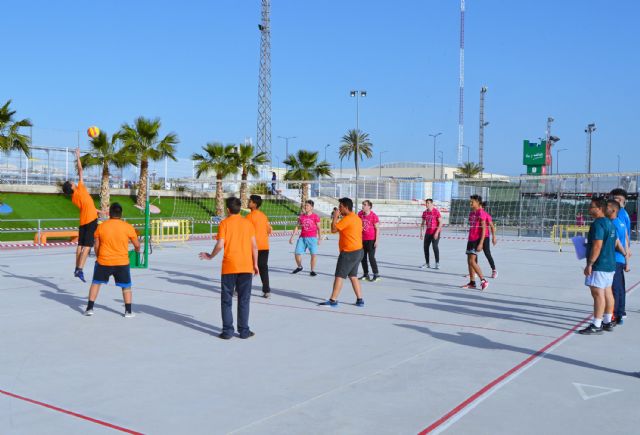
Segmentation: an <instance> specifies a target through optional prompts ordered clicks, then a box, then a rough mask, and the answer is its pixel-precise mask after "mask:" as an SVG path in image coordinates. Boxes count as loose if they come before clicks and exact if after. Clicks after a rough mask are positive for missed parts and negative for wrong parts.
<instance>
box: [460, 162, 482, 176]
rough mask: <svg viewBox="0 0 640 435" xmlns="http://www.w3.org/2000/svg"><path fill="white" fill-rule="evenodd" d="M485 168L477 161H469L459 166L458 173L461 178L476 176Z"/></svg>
mask: <svg viewBox="0 0 640 435" xmlns="http://www.w3.org/2000/svg"><path fill="white" fill-rule="evenodd" d="M483 169H484V168H483V167H482V166H480V165H479V164H477V163H473V162H467V163H465V164H463V165H460V166H458V170H457V172H456V175H457V176H458V177H460V178H474V177H476V176H477V175H479V174H480V173H481V172H482V170H483Z"/></svg>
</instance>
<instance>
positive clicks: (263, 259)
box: [258, 249, 271, 293]
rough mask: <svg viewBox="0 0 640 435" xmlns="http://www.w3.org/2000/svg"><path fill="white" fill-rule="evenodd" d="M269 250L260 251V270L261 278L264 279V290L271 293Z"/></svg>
mask: <svg viewBox="0 0 640 435" xmlns="http://www.w3.org/2000/svg"><path fill="white" fill-rule="evenodd" d="M268 263H269V250H268V249H264V250H261V251H258V271H259V272H260V280H261V281H262V292H263V293H269V292H270V291H271V287H269V264H268Z"/></svg>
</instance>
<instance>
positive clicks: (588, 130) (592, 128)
mask: <svg viewBox="0 0 640 435" xmlns="http://www.w3.org/2000/svg"><path fill="white" fill-rule="evenodd" d="M594 131H596V124H595V123H593V122H592V123H591V124H589V125H587V128H585V129H584V132H585V133H587V174H590V173H591V134H592V133H593V132H594Z"/></svg>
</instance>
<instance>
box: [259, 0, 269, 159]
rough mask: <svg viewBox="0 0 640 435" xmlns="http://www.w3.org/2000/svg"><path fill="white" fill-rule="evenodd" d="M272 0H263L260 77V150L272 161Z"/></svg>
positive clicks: (260, 27)
mask: <svg viewBox="0 0 640 435" xmlns="http://www.w3.org/2000/svg"><path fill="white" fill-rule="evenodd" d="M270 13H271V0H262V21H261V22H260V24H258V30H260V74H259V77H258V134H257V141H256V142H257V146H258V152H259V153H260V152H264V153H266V154H267V158H268V159H269V161H271V18H270Z"/></svg>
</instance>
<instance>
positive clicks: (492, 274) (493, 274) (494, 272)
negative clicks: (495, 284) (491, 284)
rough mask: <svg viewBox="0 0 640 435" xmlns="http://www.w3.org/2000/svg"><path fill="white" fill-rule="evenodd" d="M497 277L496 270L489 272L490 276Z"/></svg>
mask: <svg viewBox="0 0 640 435" xmlns="http://www.w3.org/2000/svg"><path fill="white" fill-rule="evenodd" d="M497 277H498V271H497V270H494V271H492V272H491V278H497Z"/></svg>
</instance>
